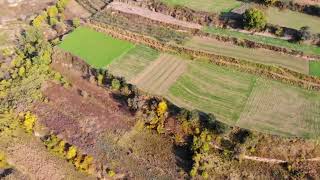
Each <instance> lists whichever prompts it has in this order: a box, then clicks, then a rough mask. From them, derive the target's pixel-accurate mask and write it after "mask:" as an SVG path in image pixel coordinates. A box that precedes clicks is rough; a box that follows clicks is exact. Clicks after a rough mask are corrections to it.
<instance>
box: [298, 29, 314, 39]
mask: <svg viewBox="0 0 320 180" xmlns="http://www.w3.org/2000/svg"><path fill="white" fill-rule="evenodd" d="M311 37H312V35H311V31H310V27H308V26H304V27H302V28H301V29H300V30H299V32H298V34H297V37H296V39H297V41H306V40H310V39H311Z"/></svg>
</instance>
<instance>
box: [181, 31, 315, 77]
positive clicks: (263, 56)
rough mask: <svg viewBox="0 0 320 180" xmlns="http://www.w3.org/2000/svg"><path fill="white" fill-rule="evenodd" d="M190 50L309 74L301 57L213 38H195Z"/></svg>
mask: <svg viewBox="0 0 320 180" xmlns="http://www.w3.org/2000/svg"><path fill="white" fill-rule="evenodd" d="M186 46H187V47H189V48H194V49H197V50H202V51H207V52H211V53H215V54H218V55H222V56H228V57H233V58H238V59H243V60H247V61H251V62H256V63H262V64H268V65H275V66H282V67H285V68H288V69H291V70H294V71H297V72H300V73H303V74H309V63H308V61H307V60H304V59H302V58H299V57H294V56H291V55H287V54H280V53H277V52H274V51H270V50H266V49H251V48H244V47H240V46H236V45H233V44H231V43H224V42H221V41H218V40H215V39H211V38H201V37H194V38H193V39H192V40H191V41H188V42H187V43H186Z"/></svg>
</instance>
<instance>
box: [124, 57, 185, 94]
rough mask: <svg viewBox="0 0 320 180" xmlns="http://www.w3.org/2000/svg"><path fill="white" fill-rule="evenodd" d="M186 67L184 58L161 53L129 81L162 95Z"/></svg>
mask: <svg viewBox="0 0 320 180" xmlns="http://www.w3.org/2000/svg"><path fill="white" fill-rule="evenodd" d="M186 69H187V64H186V63H185V61H184V60H182V59H180V58H179V57H177V56H173V55H169V54H162V55H160V57H159V58H158V59H157V60H156V61H154V62H153V63H152V64H150V65H149V66H148V67H147V68H146V69H145V70H144V71H142V72H141V73H140V74H138V75H137V76H136V77H135V78H134V79H132V80H131V81H130V83H132V84H135V85H137V86H138V87H139V88H141V89H143V90H145V91H148V92H152V93H155V94H157V95H163V94H166V93H167V90H168V89H169V87H170V86H171V85H172V84H174V83H175V81H176V80H177V79H178V78H179V76H180V75H182V74H183V73H184V72H185V71H186Z"/></svg>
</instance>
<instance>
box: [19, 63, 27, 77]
mask: <svg viewBox="0 0 320 180" xmlns="http://www.w3.org/2000/svg"><path fill="white" fill-rule="evenodd" d="M18 74H19V76H20V77H23V76H24V75H25V74H26V68H25V67H23V66H22V67H20V68H19V71H18Z"/></svg>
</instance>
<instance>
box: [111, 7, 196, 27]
mask: <svg viewBox="0 0 320 180" xmlns="http://www.w3.org/2000/svg"><path fill="white" fill-rule="evenodd" d="M107 8H111V9H113V10H117V11H121V12H124V13H128V14H135V15H139V16H142V17H145V18H149V19H152V20H155V21H159V22H162V23H168V24H173V25H177V26H181V27H185V28H191V29H201V28H202V26H201V25H199V24H195V23H190V22H186V21H181V20H178V19H175V18H173V17H171V16H169V15H164V14H162V13H158V12H154V11H150V10H148V9H144V8H141V7H137V6H132V5H130V4H127V3H121V2H112V3H110V4H109V5H108V6H107Z"/></svg>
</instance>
